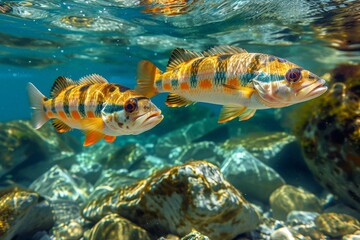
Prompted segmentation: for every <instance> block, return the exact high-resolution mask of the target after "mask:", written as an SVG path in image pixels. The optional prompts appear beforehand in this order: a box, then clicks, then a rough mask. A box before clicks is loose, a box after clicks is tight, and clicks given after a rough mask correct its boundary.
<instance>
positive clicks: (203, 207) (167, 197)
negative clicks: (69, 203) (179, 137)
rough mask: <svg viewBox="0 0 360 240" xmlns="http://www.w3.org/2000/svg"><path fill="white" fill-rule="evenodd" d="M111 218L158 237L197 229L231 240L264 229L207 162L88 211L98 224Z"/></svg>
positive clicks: (160, 176)
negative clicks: (251, 231)
mask: <svg viewBox="0 0 360 240" xmlns="http://www.w3.org/2000/svg"><path fill="white" fill-rule="evenodd" d="M111 213H118V214H119V215H121V216H122V217H125V218H127V219H129V220H131V221H132V222H134V223H135V224H137V225H139V226H140V227H142V228H144V229H146V230H148V231H149V232H150V233H152V234H156V235H158V236H164V235H166V234H169V233H172V234H176V235H178V236H184V235H186V234H188V233H189V232H191V230H192V229H193V228H194V229H196V230H198V231H199V232H201V233H203V234H205V235H207V236H208V237H209V238H212V239H225V240H226V239H232V238H234V237H235V236H236V235H238V234H240V233H243V232H247V231H249V230H252V229H254V228H255V227H256V226H257V224H258V223H259V217H258V214H257V213H256V211H255V209H254V208H253V207H252V205H251V204H249V203H248V202H247V201H246V200H245V199H244V198H243V197H242V195H241V194H240V193H239V192H238V191H237V190H236V189H235V188H234V187H233V186H232V185H231V184H230V183H228V182H227V181H225V180H224V177H223V175H222V174H221V173H220V171H219V169H218V168H217V167H215V166H214V165H212V164H210V163H207V162H205V161H193V162H188V163H186V164H183V165H180V166H175V167H172V168H170V169H168V170H163V171H160V172H158V173H156V174H154V175H152V176H150V177H149V178H148V179H146V180H142V181H139V182H137V183H136V184H134V185H132V186H128V187H125V188H120V189H117V190H115V191H113V192H111V193H109V194H107V195H106V196H104V197H102V198H99V199H97V200H95V201H91V202H90V203H89V204H87V206H86V207H85V208H84V211H83V215H84V216H85V217H86V218H87V219H89V220H92V221H99V220H100V219H101V218H103V217H104V216H106V215H109V214H111Z"/></svg>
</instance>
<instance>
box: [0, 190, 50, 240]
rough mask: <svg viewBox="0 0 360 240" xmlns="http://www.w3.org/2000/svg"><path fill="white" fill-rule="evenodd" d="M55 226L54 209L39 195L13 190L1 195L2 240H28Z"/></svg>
mask: <svg viewBox="0 0 360 240" xmlns="http://www.w3.org/2000/svg"><path fill="white" fill-rule="evenodd" d="M52 225H53V215H52V209H51V207H50V205H49V203H48V202H47V201H46V200H45V199H43V198H42V197H41V196H39V194H37V193H35V192H31V191H27V190H19V189H16V188H15V189H12V190H10V191H9V192H5V193H0V238H1V240H10V239H13V237H15V236H16V237H17V238H16V239H28V236H31V235H32V234H35V233H36V232H37V231H40V230H47V229H49V228H50V227H51V226H52Z"/></svg>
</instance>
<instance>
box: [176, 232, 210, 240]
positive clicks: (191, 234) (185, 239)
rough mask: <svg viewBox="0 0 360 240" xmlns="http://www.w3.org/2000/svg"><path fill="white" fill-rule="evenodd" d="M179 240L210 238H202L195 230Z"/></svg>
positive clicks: (203, 238) (204, 239)
mask: <svg viewBox="0 0 360 240" xmlns="http://www.w3.org/2000/svg"><path fill="white" fill-rule="evenodd" d="M181 240H210V238H208V237H207V236H204V235H203V234H201V233H199V232H198V231H196V230H193V231H191V233H189V234H188V235H186V236H184V237H182V238H181Z"/></svg>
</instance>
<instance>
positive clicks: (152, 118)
mask: <svg viewBox="0 0 360 240" xmlns="http://www.w3.org/2000/svg"><path fill="white" fill-rule="evenodd" d="M163 119H164V115H162V114H161V111H159V112H154V113H151V114H150V115H149V116H148V117H147V118H146V119H145V120H144V123H145V125H144V126H147V125H152V124H154V123H155V124H158V123H159V122H161V121H162V120H163Z"/></svg>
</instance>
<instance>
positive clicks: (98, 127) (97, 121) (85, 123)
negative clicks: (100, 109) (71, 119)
mask: <svg viewBox="0 0 360 240" xmlns="http://www.w3.org/2000/svg"><path fill="white" fill-rule="evenodd" d="M80 124H81V128H82V129H83V130H85V131H97V132H101V131H102V130H103V129H104V122H103V120H102V119H101V118H88V119H83V120H81V121H80Z"/></svg>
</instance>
